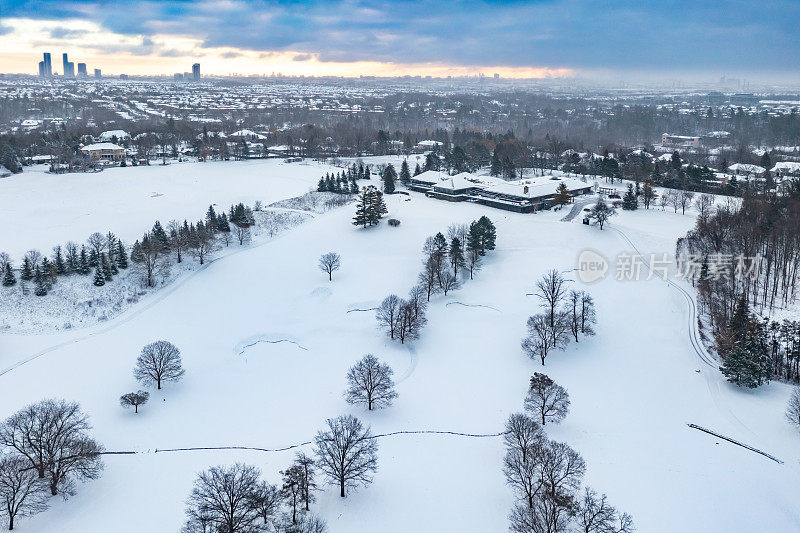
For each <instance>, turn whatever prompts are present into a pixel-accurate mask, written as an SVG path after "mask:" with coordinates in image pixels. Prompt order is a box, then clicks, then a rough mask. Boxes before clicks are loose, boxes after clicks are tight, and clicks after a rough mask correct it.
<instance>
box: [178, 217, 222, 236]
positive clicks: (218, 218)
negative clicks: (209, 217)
mask: <svg viewBox="0 0 800 533" xmlns="http://www.w3.org/2000/svg"><path fill="white" fill-rule="evenodd" d="M184 224H185V222H184ZM182 231H188V228H187V229H185V230H182ZM217 231H222V232H225V233H228V232H229V231H231V225H230V223H229V222H228V215H226V214H225V213H222V214H221V215H220V216H219V217H217Z"/></svg>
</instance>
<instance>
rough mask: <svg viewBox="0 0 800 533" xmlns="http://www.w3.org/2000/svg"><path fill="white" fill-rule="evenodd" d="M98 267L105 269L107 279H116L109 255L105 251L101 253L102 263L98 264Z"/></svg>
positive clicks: (104, 273)
mask: <svg viewBox="0 0 800 533" xmlns="http://www.w3.org/2000/svg"><path fill="white" fill-rule="evenodd" d="M98 268H100V269H101V270H102V271H103V277H105V278H106V281H111V280H112V279H114V277H113V276H112V273H111V264H110V263H109V261H108V256H107V255H106V254H105V252H103V253H101V254H100V264H99V265H98Z"/></svg>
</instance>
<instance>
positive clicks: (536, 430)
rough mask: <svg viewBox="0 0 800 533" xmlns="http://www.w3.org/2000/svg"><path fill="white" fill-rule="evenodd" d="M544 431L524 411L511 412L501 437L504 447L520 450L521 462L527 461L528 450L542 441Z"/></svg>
mask: <svg viewBox="0 0 800 533" xmlns="http://www.w3.org/2000/svg"><path fill="white" fill-rule="evenodd" d="M543 438H544V432H543V431H542V427H541V426H540V425H539V424H538V422H536V420H534V419H533V418H531V417H529V416H528V415H526V414H524V413H513V414H511V416H509V417H508V421H507V422H506V433H505V435H504V437H503V439H504V440H505V443H506V447H507V448H509V449H516V450H520V453H521V456H522V457H521V458H522V461H523V462H527V461H528V457H527V455H528V450H529V449H530V448H531V447H532V446H534V447H538V446H540V445H541V443H542V439H543Z"/></svg>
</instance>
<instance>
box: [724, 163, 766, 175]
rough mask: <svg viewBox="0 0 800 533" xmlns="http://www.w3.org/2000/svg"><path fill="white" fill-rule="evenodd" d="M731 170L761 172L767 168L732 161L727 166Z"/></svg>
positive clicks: (750, 172)
mask: <svg viewBox="0 0 800 533" xmlns="http://www.w3.org/2000/svg"><path fill="white" fill-rule="evenodd" d="M728 170H730V171H732V172H746V173H749V174H763V173H764V172H765V171H766V170H767V169H765V168H764V167H760V166H758V165H749V164H747V163H734V164H732V165H731V166H729V167H728Z"/></svg>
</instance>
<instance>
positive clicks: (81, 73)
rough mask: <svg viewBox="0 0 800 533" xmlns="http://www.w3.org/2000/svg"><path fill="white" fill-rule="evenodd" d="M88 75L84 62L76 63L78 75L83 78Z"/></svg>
mask: <svg viewBox="0 0 800 533" xmlns="http://www.w3.org/2000/svg"><path fill="white" fill-rule="evenodd" d="M86 76H88V74H87V73H86V63H78V77H79V78H85V77H86Z"/></svg>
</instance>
